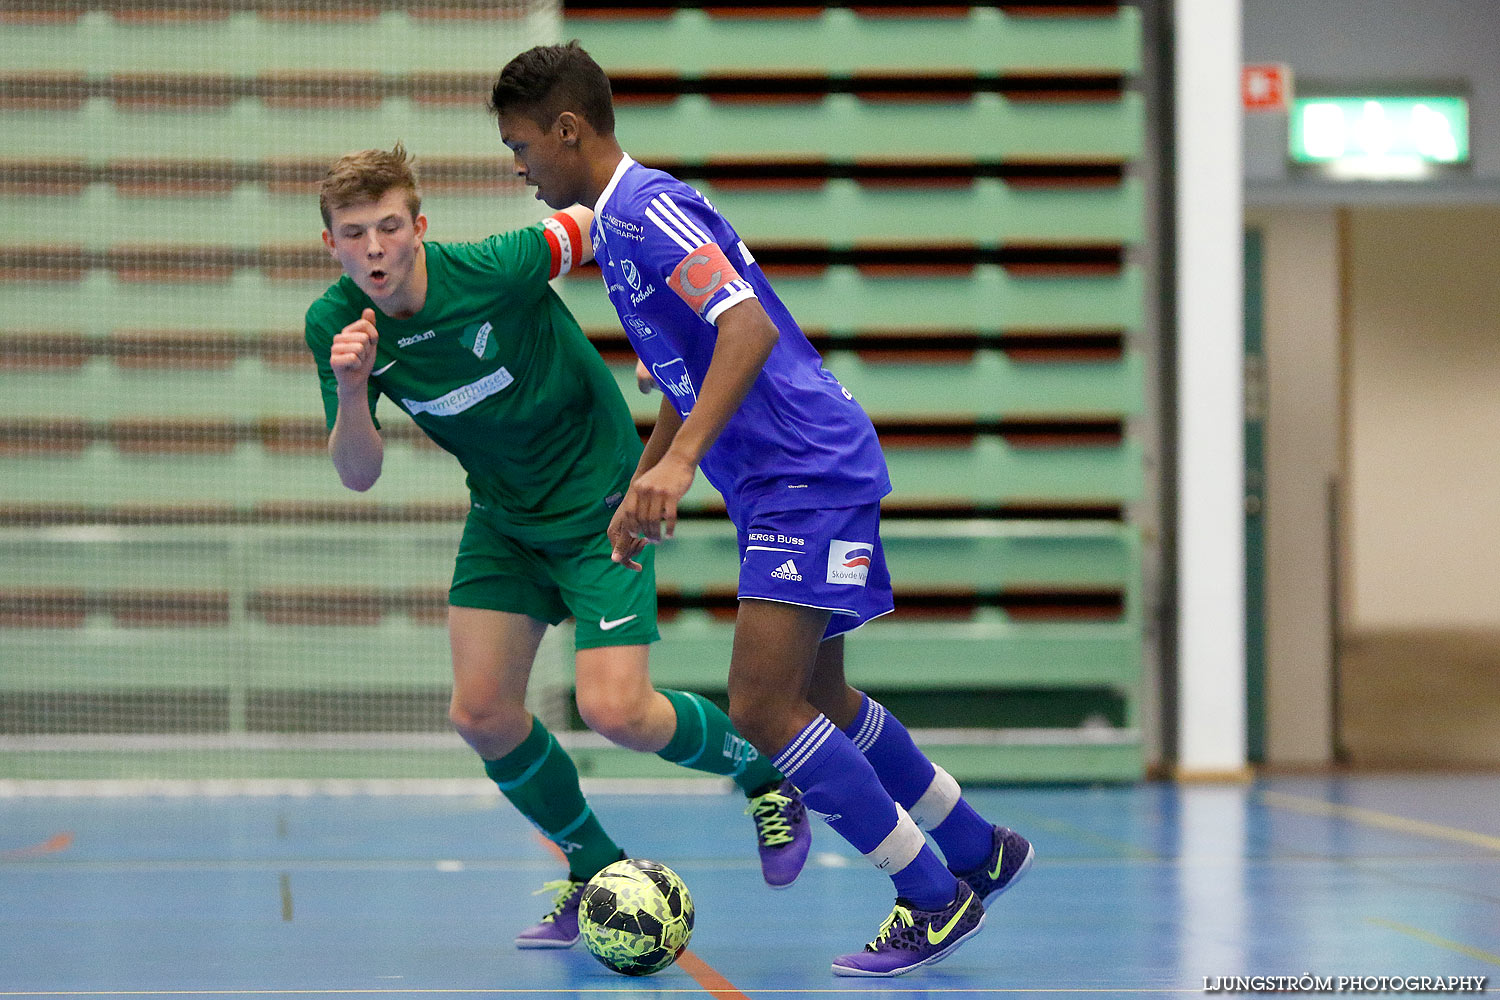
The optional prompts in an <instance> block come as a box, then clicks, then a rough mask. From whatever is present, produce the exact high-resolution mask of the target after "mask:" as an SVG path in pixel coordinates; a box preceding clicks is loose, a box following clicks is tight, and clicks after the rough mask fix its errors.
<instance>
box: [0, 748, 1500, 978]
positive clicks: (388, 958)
mask: <svg viewBox="0 0 1500 1000" xmlns="http://www.w3.org/2000/svg"><path fill="white" fill-rule="evenodd" d="M0 785H3V783H0ZM20 788H21V786H19V785H15V786H11V787H10V788H9V792H10V794H3V793H4V792H5V791H6V789H5V788H4V787H0V996H85V995H93V996H125V995H130V996H172V997H196V996H202V997H256V996H307V997H318V996H340V997H348V996H354V997H357V996H372V997H390V998H395V1000H399V998H403V997H428V996H461V995H484V994H493V995H499V996H520V997H538V998H556V997H605V998H634V997H717V998H729V1000H733V998H782V997H823V996H828V997H837V996H884V995H887V994H889V995H892V996H899V997H903V998H919V997H933V998H938V997H943V998H946V997H962V998H967V997H976V996H986V995H993V996H1002V995H1003V996H1017V995H1026V994H1031V993H1037V994H1047V995H1055V994H1132V993H1140V994H1164V993H1203V992H1204V991H1205V981H1207V983H1208V985H1209V986H1215V985H1223V981H1224V980H1230V983H1229V985H1231V986H1233V985H1240V986H1244V985H1248V984H1244V983H1240V984H1235V983H1234V982H1233V980H1232V979H1230V977H1239V976H1256V977H1276V976H1290V977H1301V976H1303V975H1304V974H1308V975H1311V976H1314V977H1319V978H1321V977H1329V978H1330V980H1333V981H1335V988H1337V987H1336V981H1337V979H1338V978H1339V977H1360V978H1363V977H1381V976H1386V977H1423V976H1425V977H1428V978H1429V979H1434V978H1436V977H1450V976H1451V977H1485V981H1486V984H1488V982H1489V981H1490V980H1494V981H1496V982H1497V983H1500V777H1493V776H1489V777H1431V776H1427V777H1399V778H1398V777H1357V778H1350V777H1343V778H1280V779H1274V780H1263V781H1260V782H1258V783H1256V784H1253V785H1247V786H1192V785H1189V786H1173V785H1165V784H1143V785H1139V786H1123V787H1098V788H1072V787H1043V788H1034V787H1022V788H1013V789H979V790H975V791H973V792H972V794H971V799H972V800H973V801H974V803H975V804H976V805H977V806H978V807H979V808H980V810H981V811H982V812H984V813H985V814H986V815H988V816H990V817H991V818H992V819H995V820H997V821H1000V822H1004V823H1007V824H1009V825H1012V826H1015V827H1016V828H1017V829H1019V830H1021V831H1022V832H1024V833H1026V834H1027V835H1028V836H1030V837H1031V838H1032V840H1033V841H1034V843H1035V845H1036V849H1037V862H1036V864H1035V865H1034V866H1033V867H1032V869H1031V871H1030V873H1029V874H1028V875H1027V877H1026V878H1025V879H1024V880H1023V881H1022V882H1021V883H1019V884H1018V885H1017V886H1016V888H1015V889H1014V891H1012V892H1011V893H1008V894H1007V895H1005V896H1002V897H1000V898H999V899H998V900H996V901H995V903H994V905H993V906H992V907H991V911H990V914H989V917H988V921H987V923H986V925H985V928H984V930H983V931H982V932H981V933H980V934H979V935H978V936H977V937H976V938H974V939H973V940H972V941H971V942H970V943H968V944H967V945H965V946H964V947H963V948H962V949H961V950H960V951H958V952H957V953H956V954H955V955H954V956H952V957H951V958H950V959H949V960H948V961H946V962H944V963H942V964H941V965H938V966H934V967H932V968H929V969H924V970H918V971H917V972H914V973H912V974H911V975H908V976H905V977H901V978H898V979H893V980H848V979H838V978H835V977H833V976H832V975H831V974H830V973H829V968H828V965H829V961H830V959H832V958H833V957H834V956H835V955H836V954H839V953H840V952H843V951H848V950H853V949H855V948H857V947H858V946H860V945H861V944H863V943H864V942H865V941H866V940H868V939H869V938H870V937H871V936H872V935H873V933H874V932H875V930H876V928H877V927H878V925H879V924H880V922H881V920H882V919H883V918H884V917H885V915H886V914H887V912H888V911H889V907H890V894H889V882H888V881H887V879H885V878H884V877H883V876H881V875H879V874H878V873H877V872H875V871H874V870H873V869H871V868H870V867H868V865H867V864H866V863H865V862H864V861H863V859H861V858H860V857H858V856H857V855H856V854H854V853H853V851H852V850H851V849H850V848H848V847H847V846H846V845H845V844H844V843H843V842H842V841H841V840H839V839H838V838H837V837H835V836H834V835H833V834H832V833H831V831H829V830H827V829H826V828H823V827H821V825H820V826H819V828H818V829H816V830H815V831H814V845H813V851H814V854H813V858H812V860H811V861H810V862H809V865H808V868H807V870H806V871H805V872H804V873H803V876H802V878H801V879H800V880H799V881H798V882H797V884H796V885H794V886H793V887H792V888H791V889H789V890H787V891H785V892H772V891H770V890H768V889H767V888H766V887H765V886H764V885H763V884H762V882H761V879H760V873H759V868H758V865H757V864H756V862H755V860H754V857H753V841H752V835H751V832H750V821H749V819H748V818H747V817H745V816H744V815H742V809H743V799H741V798H739V797H737V796H735V795H733V794H730V793H727V792H720V791H717V790H715V791H712V792H711V793H698V794H673V795H670V796H648V795H642V794H619V793H601V792H595V791H591V796H590V797H591V799H592V801H593V803H594V806H595V809H596V811H597V812H598V813H599V814H600V815H601V817H602V818H603V819H604V821H605V824H606V826H607V827H608V828H609V829H611V830H612V831H613V832H614V834H615V836H616V837H617V838H619V839H621V840H622V841H623V842H624V844H625V846H626V848H627V850H628V851H629V852H630V853H632V854H634V855H636V856H641V857H648V858H652V859H655V860H659V861H662V862H665V863H666V864H668V865H670V866H672V867H673V868H675V869H676V870H677V871H678V872H679V873H680V874H681V875H682V876H683V878H684V879H685V880H686V881H687V883H688V885H689V887H690V888H691V890H692V893H693V897H694V900H695V903H696V906H697V930H696V933H695V934H694V937H693V940H692V944H691V946H690V951H689V953H688V955H686V956H684V960H683V961H682V962H679V963H678V965H676V966H674V967H672V968H670V969H668V970H667V971H665V972H663V973H661V974H659V975H657V976H654V977H651V978H649V979H627V978H624V977H621V976H617V975H615V974H613V973H611V972H609V971H608V970H606V969H604V968H603V967H602V966H600V965H598V964H597V963H595V962H594V960H593V959H592V958H590V957H589V955H588V954H587V953H586V952H585V951H583V950H582V947H581V945H580V946H579V947H577V948H575V949H573V950H571V951H566V952H537V951H530V952H522V951H517V950H516V949H515V948H514V947H512V945H511V938H512V936H513V935H514V934H515V932H516V931H517V930H519V929H520V928H522V927H523V926H524V925H526V924H528V923H530V922H531V921H533V920H535V919H536V918H537V917H538V916H540V915H541V913H542V912H544V911H545V910H546V909H547V907H548V905H549V902H550V896H534V895H532V892H533V891H534V890H536V889H537V888H538V887H539V886H540V884H541V883H542V882H543V881H545V880H548V879H551V878H555V877H558V876H559V875H560V872H561V868H560V865H559V864H558V862H556V861H555V860H554V859H553V856H552V855H551V854H550V853H549V851H548V850H547V849H546V848H545V846H544V845H543V844H542V843H540V842H539V840H538V839H537V837H536V836H535V835H534V834H533V832H532V830H531V828H530V827H529V826H528V825H527V824H526V823H525V821H523V820H522V819H520V818H519V817H518V816H517V815H516V814H515V813H514V812H513V811H512V810H511V809H510V807H509V806H507V805H505V804H504V803H503V801H502V800H501V799H500V798H499V796H498V794H495V793H493V792H491V793H485V792H483V791H482V789H481V788H480V787H479V786H477V785H476V786H469V785H467V784H466V785H464V786H463V787H462V788H458V789H449V790H448V792H447V793H446V794H430V795H427V794H383V795H371V794H328V793H326V792H318V791H314V792H309V791H308V790H306V789H292V791H298V792H302V793H301V794H249V795H246V794H231V795H185V794H155V795H146V794H136V795H130V796H122V795H115V796H95V797H83V796H65V795H55V794H49V795H37V794H29V793H28V794H19V791H20ZM700 788H701V786H700ZM335 791H338V790H335ZM1477 981H1478V980H1477V978H1476V979H1470V980H1468V981H1467V983H1468V984H1469V985H1474V984H1475V983H1477ZM1261 985H1263V986H1264V985H1267V984H1265V983H1264V982H1262V983H1261ZM1308 985H1310V982H1309V983H1308ZM1413 985H1416V982H1415V981H1413V983H1410V984H1407V985H1406V986H1404V987H1403V991H1407V992H1410V991H1411V987H1412V986H1413ZM1376 991H1378V990H1376Z"/></svg>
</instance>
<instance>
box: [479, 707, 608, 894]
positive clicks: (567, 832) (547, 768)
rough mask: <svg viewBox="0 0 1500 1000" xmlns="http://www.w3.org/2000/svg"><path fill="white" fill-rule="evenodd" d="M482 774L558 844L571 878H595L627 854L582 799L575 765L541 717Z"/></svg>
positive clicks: (545, 835) (488, 765) (489, 764)
mask: <svg viewBox="0 0 1500 1000" xmlns="http://www.w3.org/2000/svg"><path fill="white" fill-rule="evenodd" d="M484 773H485V774H488V775H489V776H490V780H492V781H493V782H494V783H495V784H496V785H499V786H500V791H501V792H502V793H503V794H504V795H505V797H506V798H507V799H509V800H510V802H511V805H513V806H515V807H516V808H517V809H519V810H520V811H521V815H522V816H525V817H526V818H527V819H529V820H531V822H532V825H534V826H535V827H536V828H537V829H538V830H540V831H541V832H542V836H544V837H546V838H547V839H548V840H550V841H552V842H553V843H554V844H556V845H557V846H558V847H559V848H561V849H562V852H563V854H564V855H565V856H566V857H567V859H568V874H569V875H570V876H572V877H573V878H576V879H590V878H593V877H594V876H595V875H597V874H598V873H599V869H601V868H603V867H604V866H605V865H609V864H613V863H614V862H616V861H618V860H620V859H621V858H622V857H624V856H625V855H624V852H623V851H621V850H620V845H619V844H616V843H615V842H614V841H613V840H612V839H610V836H609V834H607V833H605V832H604V827H603V826H602V825H600V823H599V820H598V818H597V817H596V816H595V815H594V810H592V809H590V808H589V804H588V803H587V802H585V801H584V799H583V790H582V789H580V788H579V787H578V768H576V767H575V766H573V761H572V759H571V758H570V757H568V755H567V754H566V753H564V752H563V748H562V747H560V746H558V745H557V740H555V739H553V738H552V734H551V733H550V732H548V731H547V727H546V726H544V725H542V720H541V719H534V720H533V721H532V726H531V733H530V734H529V735H528V736H527V737H526V739H525V740H524V741H522V743H521V745H520V746H518V747H516V748H515V749H514V750H512V751H511V752H510V753H508V754H506V755H505V756H504V757H501V758H500V759H499V760H487V761H485V762H484Z"/></svg>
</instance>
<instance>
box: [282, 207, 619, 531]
mask: <svg viewBox="0 0 1500 1000" xmlns="http://www.w3.org/2000/svg"><path fill="white" fill-rule="evenodd" d="M424 246H425V248H426V257H427V299H426V302H425V304H424V305H423V306H422V309H421V310H420V311H419V312H418V313H417V314H416V315H414V316H412V317H410V318H408V319H392V318H391V317H389V316H386V315H385V314H384V313H382V312H381V311H380V308H379V307H378V306H376V305H375V304H374V303H373V302H372V301H371V300H370V298H369V296H367V295H365V293H364V292H362V291H360V289H359V286H357V285H356V284H355V283H354V282H353V281H352V280H351V279H350V278H349V276H348V275H344V276H343V277H341V278H339V280H338V281H336V282H334V283H333V284H332V285H331V286H330V287H329V289H328V291H327V292H325V293H323V296H322V298H320V299H318V300H317V301H316V302H314V303H313V304H312V306H311V307H310V308H309V309H308V310H307V329H306V337H307V346H308V347H309V348H311V350H312V352H313V357H314V358H316V359H317V364H318V376H319V379H320V381H321V383H322V390H323V411H324V414H325V416H326V417H327V421H328V427H329V429H330V430H331V429H332V428H333V424H334V419H335V418H336V417H337V416H338V383H337V381H336V380H335V378H334V375H333V367H332V365H331V364H330V362H329V352H330V350H331V348H332V345H333V338H334V336H335V335H336V334H337V333H338V332H339V331H340V330H342V329H343V328H344V327H346V326H348V325H349V324H350V323H352V322H354V321H355V320H357V319H359V317H360V313H361V312H362V311H363V310H365V309H374V310H375V317H376V318H375V329H376V331H377V332H378V333H379V334H380V340H379V343H378V345H377V349H376V354H375V365H374V368H373V371H372V373H371V376H370V413H371V415H372V416H373V415H374V413H375V406H376V402H377V400H378V399H379V397H380V396H381V395H384V396H386V397H387V398H389V399H390V400H391V401H392V402H394V403H395V404H396V405H397V406H399V407H400V408H401V409H402V410H403V411H404V412H405V413H407V414H408V415H410V416H411V418H412V419H413V420H414V421H416V424H417V426H418V427H420V428H421V429H422V430H423V432H424V433H426V435H427V436H428V437H430V438H431V439H432V440H433V441H435V442H436V443H437V444H438V445H439V446H441V447H442V448H444V449H445V450H447V451H449V452H451V453H452V454H453V455H454V456H455V457H457V459H458V461H459V463H460V464H462V465H463V467H464V469H465V471H467V472H468V485H469V492H470V495H471V498H472V500H473V503H474V505H475V506H476V507H478V508H480V509H481V510H485V511H487V512H488V513H489V514H490V515H491V517H492V518H493V519H494V520H495V522H496V523H497V524H498V525H500V526H501V527H502V528H504V529H505V530H507V531H510V532H514V533H515V534H516V535H517V536H519V537H522V538H530V539H538V540H541V539H558V538H568V537H575V536H582V535H587V534H591V533H593V532H596V531H603V530H604V528H605V527H607V526H608V524H609V518H610V516H611V514H612V513H613V509H614V506H615V505H616V504H617V503H618V502H619V500H620V497H621V496H622V495H623V494H624V491H625V489H626V487H627V486H628V485H629V483H630V476H631V473H633V472H634V471H635V466H636V461H637V460H638V459H639V457H640V453H641V441H640V437H639V436H638V435H637V433H636V430H635V424H634V422H633V421H632V419H631V416H630V411H629V409H628V408H627V407H626V405H625V400H624V399H623V398H621V396H620V390H619V387H618V386H617V385H616V384H615V380H614V378H613V376H611V375H610V372H609V369H608V368H607V367H606V366H605V364H604V361H603V359H602V358H600V357H599V353H598V352H597V351H595V350H594V347H593V345H592V344H590V343H589V342H588V339H587V338H586V337H584V335H583V331H582V330H580V329H579V327H578V322H577V321H576V320H575V319H574V318H573V316H572V314H571V313H569V312H568V310H567V307H566V306H564V305H563V303H562V300H561V299H559V298H558V297H557V293H556V292H554V291H553V290H552V288H551V286H549V285H548V283H547V276H548V273H549V271H550V269H551V267H552V256H551V251H550V250H549V249H548V246H547V242H546V239H545V237H544V236H543V230H542V227H541V226H540V225H538V226H533V227H530V228H528V229H521V230H517V231H515V232H511V233H503V234H500V235H497V236H491V237H490V238H488V239H486V240H481V241H480V242H477V243H451V244H444V243H431V242H428V243H425V244H424ZM376 426H377V427H378V426H379V424H378V423H377V424H376Z"/></svg>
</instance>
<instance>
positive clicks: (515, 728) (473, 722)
mask: <svg viewBox="0 0 1500 1000" xmlns="http://www.w3.org/2000/svg"><path fill="white" fill-rule="evenodd" d="M448 721H449V722H451V723H453V728H454V729H456V730H458V732H459V733H460V734H461V735H462V736H464V737H465V738H467V737H470V736H485V737H491V738H501V739H504V738H507V737H510V738H513V742H515V743H520V742H521V740H524V739H525V738H526V735H527V733H528V732H529V731H530V729H531V716H530V715H528V714H527V713H526V710H525V708H524V707H518V706H511V705H505V704H502V703H499V702H481V701H474V700H471V699H466V698H462V697H459V696H458V695H457V694H455V695H454V697H453V700H452V701H451V702H449V704H448Z"/></svg>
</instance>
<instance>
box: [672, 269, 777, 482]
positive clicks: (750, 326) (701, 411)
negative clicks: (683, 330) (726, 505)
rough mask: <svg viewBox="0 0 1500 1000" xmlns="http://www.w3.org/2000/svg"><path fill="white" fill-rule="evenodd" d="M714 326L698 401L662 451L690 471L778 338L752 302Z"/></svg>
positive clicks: (729, 312)
mask: <svg viewBox="0 0 1500 1000" xmlns="http://www.w3.org/2000/svg"><path fill="white" fill-rule="evenodd" d="M718 326H719V337H718V341H717V342H716V343H715V344H714V354H713V359H712V360H711V361H710V362H709V365H708V372H707V373H706V374H705V375H704V376H703V385H702V386H700V387H699V389H698V400H697V402H696V403H694V405H693V411H692V412H691V413H689V414H688V415H687V418H686V419H684V420H683V422H682V427H681V428H679V429H678V431H677V433H676V435H674V437H673V439H672V441H671V442H670V448H669V449H668V450H669V451H670V452H671V453H672V454H673V455H674V456H676V457H678V458H681V459H682V460H683V461H685V462H688V463H690V464H692V465H695V466H696V465H697V464H698V463H699V462H700V461H702V459H703V456H704V454H706V453H707V452H708V449H709V448H710V447H712V446H713V443H714V441H716V440H717V439H718V437H719V434H720V433H721V432H722V431H723V430H724V425H725V424H727V423H729V418H730V417H732V416H734V413H735V411H736V410H738V409H739V408H740V403H742V402H744V399H745V394H746V393H748V392H749V391H750V387H751V386H752V385H754V384H755V380H756V379H757V378H759V377H760V373H761V370H762V369H763V368H764V367H765V364H766V359H767V358H768V357H770V356H771V350H772V348H774V347H775V346H776V341H777V338H778V337H779V336H780V334H779V333H778V332H777V330H776V326H775V324H773V323H772V322H771V318H770V317H769V316H767V315H766V312H765V310H764V309H763V308H761V305H760V303H759V302H757V301H755V300H754V299H747V300H745V301H744V302H740V303H738V304H736V305H734V306H731V307H730V308H729V309H728V310H726V311H725V312H724V314H723V315H722V316H720V317H719V322H718Z"/></svg>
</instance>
